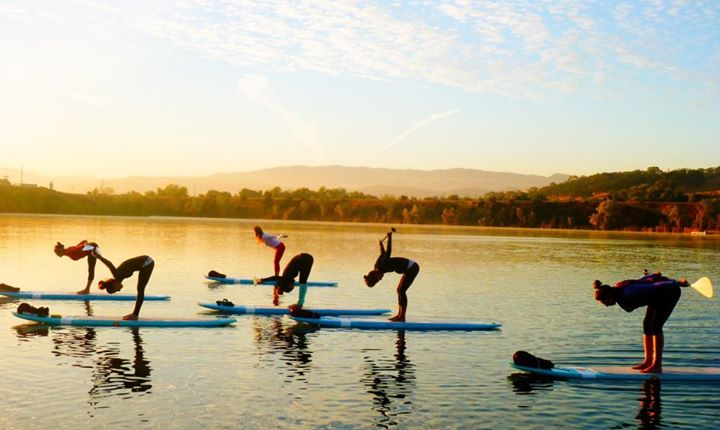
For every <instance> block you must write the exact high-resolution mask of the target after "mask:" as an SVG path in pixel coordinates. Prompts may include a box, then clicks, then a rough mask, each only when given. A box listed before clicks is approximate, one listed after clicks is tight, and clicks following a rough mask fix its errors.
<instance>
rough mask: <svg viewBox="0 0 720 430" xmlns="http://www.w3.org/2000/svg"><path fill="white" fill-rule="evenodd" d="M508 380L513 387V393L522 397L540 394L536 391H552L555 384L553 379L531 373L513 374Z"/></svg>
mask: <svg viewBox="0 0 720 430" xmlns="http://www.w3.org/2000/svg"><path fill="white" fill-rule="evenodd" d="M508 380H509V381H510V383H511V384H512V386H513V393H515V394H517V395H520V396H522V395H532V394H538V393H536V391H550V390H552V389H553V384H554V383H555V379H553V378H549V377H542V376H538V375H531V374H529V373H513V374H511V375H510V376H508Z"/></svg>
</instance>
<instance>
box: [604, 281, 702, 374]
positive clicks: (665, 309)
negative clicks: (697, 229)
mask: <svg viewBox="0 0 720 430" xmlns="http://www.w3.org/2000/svg"><path fill="white" fill-rule="evenodd" d="M687 285H688V281H687V280H686V279H685V278H680V280H677V281H676V280H674V279H670V278H667V277H665V276H662V274H660V273H659V272H658V273H653V274H650V275H645V276H643V277H642V278H640V279H627V280H624V281H620V282H618V283H616V284H615V286H614V287H611V286H609V285H603V283H602V282H600V281H597V280H596V281H595V282H593V287H594V288H595V300H598V301H599V302H601V303H603V304H604V305H605V306H612V305H614V304H616V303H617V304H618V305H619V306H620V307H621V308H622V309H623V310H624V311H626V312H632V311H634V310H635V309H637V308H639V307H643V306H647V310H646V312H645V319H644V320H643V350H644V355H645V359H644V360H643V362H642V363H640V364H639V365H637V366H633V369H637V370H640V371H641V372H643V373H661V372H662V354H663V348H664V345H665V337H664V335H663V325H664V324H665V321H667V319H668V317H670V314H671V313H672V311H673V309H675V305H676V304H677V302H678V300H679V299H680V287H681V286H687Z"/></svg>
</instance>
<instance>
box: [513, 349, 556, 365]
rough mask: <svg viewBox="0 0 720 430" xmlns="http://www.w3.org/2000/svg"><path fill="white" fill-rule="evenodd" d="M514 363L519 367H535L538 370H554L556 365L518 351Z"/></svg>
mask: <svg viewBox="0 0 720 430" xmlns="http://www.w3.org/2000/svg"><path fill="white" fill-rule="evenodd" d="M513 362H514V363H515V364H517V365H518V366H525V367H535V368H537V369H552V368H553V367H555V363H553V362H552V361H550V360H545V359H544V358H540V357H535V356H534V355H532V354H530V353H529V352H527V351H518V352H516V353H515V354H513Z"/></svg>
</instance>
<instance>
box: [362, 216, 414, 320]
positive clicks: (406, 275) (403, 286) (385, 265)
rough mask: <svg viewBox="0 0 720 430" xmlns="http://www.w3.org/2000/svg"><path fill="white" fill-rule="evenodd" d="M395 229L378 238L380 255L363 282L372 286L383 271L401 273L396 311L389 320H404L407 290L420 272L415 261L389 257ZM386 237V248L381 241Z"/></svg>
mask: <svg viewBox="0 0 720 430" xmlns="http://www.w3.org/2000/svg"><path fill="white" fill-rule="evenodd" d="M394 231H395V229H391V231H389V232H388V234H387V235H385V237H384V238H383V239H382V240H380V241H379V242H380V256H379V257H378V259H377V261H375V268H374V269H373V270H371V271H370V272H368V274H367V275H365V276H364V279H365V284H366V285H367V286H368V287H373V286H375V284H377V283H378V282H380V280H381V279H382V278H383V275H384V274H385V273H389V272H395V273H399V274H402V277H401V278H400V283H399V284H398V286H397V295H398V313H397V315H395V316H394V317H392V318H390V321H395V322H402V321H405V313H406V312H407V306H408V298H407V290H408V288H410V285H412V283H413V281H414V280H415V277H416V276H417V274H418V273H419V272H420V265H418V264H417V263H416V262H415V261H413V260H410V259H409V258H405V257H391V255H392V234H393V232H394ZM385 239H387V241H388V242H387V250H386V249H385V247H384V246H383V241H384V240H385Z"/></svg>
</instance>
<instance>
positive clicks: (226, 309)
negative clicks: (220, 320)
mask: <svg viewBox="0 0 720 430" xmlns="http://www.w3.org/2000/svg"><path fill="white" fill-rule="evenodd" d="M198 305H200V306H202V307H205V308H208V309H212V310H215V311H220V312H223V313H227V314H240V315H242V314H254V315H290V311H289V310H288V309H287V308H280V307H275V308H269V307H258V306H244V305H236V306H222V305H218V304H216V303H198ZM307 310H309V311H312V312H315V313H318V314H320V315H326V316H337V315H366V316H368V315H384V314H387V313H390V309H307Z"/></svg>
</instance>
